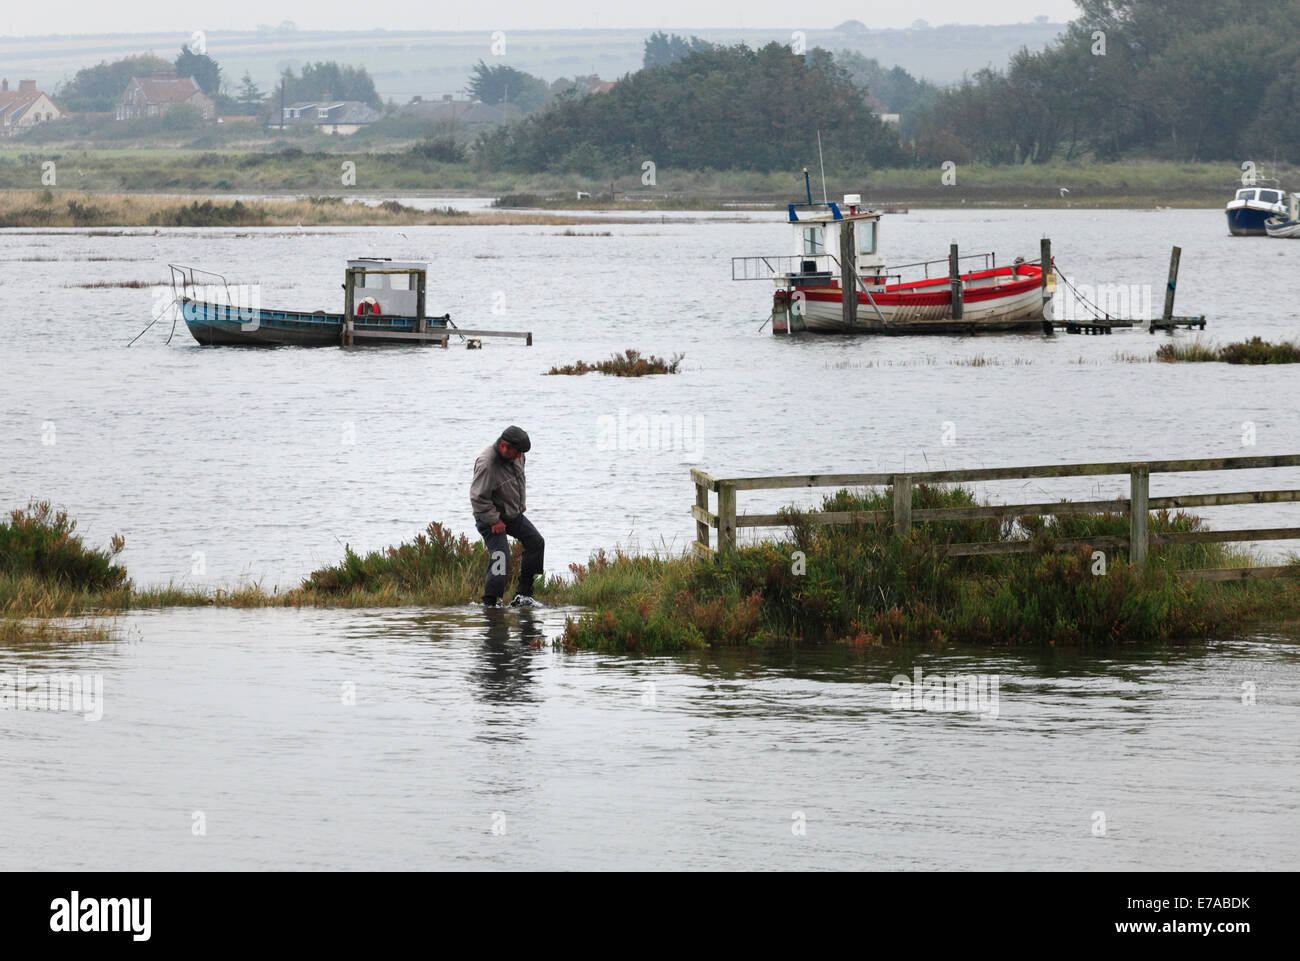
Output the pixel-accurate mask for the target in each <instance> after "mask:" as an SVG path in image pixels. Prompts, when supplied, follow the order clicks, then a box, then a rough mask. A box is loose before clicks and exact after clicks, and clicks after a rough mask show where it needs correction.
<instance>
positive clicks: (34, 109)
mask: <svg viewBox="0 0 1300 961" xmlns="http://www.w3.org/2000/svg"><path fill="white" fill-rule="evenodd" d="M62 116H63V111H61V110H60V109H59V108H58V107H56V106H54V101H52V100H51V99H50V98H49V97H48V96H47V95H46V94H44V93H43V92H41V91H40V90H37V89H36V81H35V80H19V81H18V89H17V90H10V89H9V81H8V80H2V81H0V130H3V131H4V132H5V133H17V132H18V131H19V130H22V129H25V128H28V127H34V126H36V124H38V123H48V122H49V121H51V120H58V119H59V118H60V117H62Z"/></svg>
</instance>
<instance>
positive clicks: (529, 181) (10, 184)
mask: <svg viewBox="0 0 1300 961" xmlns="http://www.w3.org/2000/svg"><path fill="white" fill-rule="evenodd" d="M331 146H334V147H335V152H326V151H312V152H302V153H299V152H296V151H294V150H290V151H288V152H286V151H273V152H266V151H263V152H252V153H249V152H237V151H195V150H181V149H176V148H166V147H152V148H140V149H110V150H93V151H67V152H64V151H60V150H45V151H41V152H39V153H38V152H34V151H30V150H29V151H24V150H20V149H16V148H12V147H5V148H2V149H0V190H8V191H13V190H39V189H40V188H41V187H42V186H43V185H42V182H41V177H42V169H43V168H42V163H43V162H44V161H46V160H53V161H55V164H56V167H55V169H56V173H57V183H56V188H55V189H56V192H62V191H65V190H74V191H79V192H106V193H158V192H170V193H194V194H201V195H205V196H206V195H213V196H219V195H222V194H226V195H250V194H251V195H261V194H285V193H291V194H307V195H329V196H336V195H337V196H347V195H357V196H366V195H376V194H377V195H380V196H384V195H389V196H391V195H406V196H418V195H426V194H438V193H462V194H463V193H473V194H478V195H490V196H498V197H501V196H505V195H515V196H516V199H515V201H514V203H515V204H516V205H518V206H538V207H563V208H570V209H572V208H584V207H587V208H592V209H595V208H600V207H618V208H624V209H629V210H646V209H657V208H692V207H694V208H708V207H718V206H723V205H725V204H728V203H734V202H741V203H745V202H764V201H770V202H782V203H783V202H788V201H790V200H793V199H797V197H798V196H799V194H800V193H802V188H803V182H802V177H801V176H800V174H799V173H798V172H797V171H793V170H792V171H778V172H774V173H754V172H749V171H678V170H674V169H672V168H666V167H660V168H659V169H658V171H657V183H656V185H655V186H653V187H647V186H644V185H642V184H641V178H640V175H641V171H640V170H639V169H637V170H628V171H623V170H609V171H606V172H603V173H602V174H601V175H599V176H597V177H590V176H583V175H579V174H564V173H545V174H515V173H509V172H502V171H484V170H480V169H477V168H475V166H474V165H473V164H472V163H438V162H436V161H431V160H428V159H425V158H420V157H415V156H413V155H411V154H408V153H406V152H404V151H401V150H394V151H390V152H386V153H364V152H360V151H348V150H347V149H346V144H344V143H337V144H331ZM345 163H350V164H355V183H354V184H348V185H345V184H344V182H343V181H344V176H345V174H346V173H347V171H346V170H345V168H344V164H345ZM955 173H956V183H955V184H953V185H951V186H947V185H944V184H943V183H942V182H941V179H940V177H941V172H940V171H939V170H938V169H933V170H930V169H912V168H902V169H892V170H863V171H861V172H860V173H851V174H835V175H832V176H830V177H829V179H828V193H829V194H830V195H831V196H832V198H834V197H838V196H841V195H843V194H844V193H861V194H862V195H863V196H864V198H865V199H866V201H867V202H868V203H875V204H885V203H905V204H915V205H923V206H959V205H961V204H963V203H964V204H969V205H975V206H980V205H986V206H1019V205H1021V204H1026V205H1029V206H1034V207H1069V206H1073V207H1154V206H1166V207H1175V206H1181V207H1200V206H1218V205H1221V204H1222V203H1224V202H1225V201H1226V200H1227V199H1228V198H1229V197H1230V195H1231V192H1232V190H1233V189H1234V188H1235V187H1236V186H1237V185H1238V184H1239V179H1238V178H1239V176H1240V174H1239V171H1237V170H1236V168H1235V167H1233V166H1232V165H1231V164H1185V163H1167V162H1155V161H1151V162H1124V163H1114V164H1063V163H1058V164H1046V165H1041V166H1034V165H1023V166H1009V167H981V166H976V165H972V166H969V167H959V168H957V170H956V171H955ZM1279 174H1280V175H1281V177H1282V179H1283V182H1284V183H1293V182H1294V181H1295V175H1294V172H1293V171H1290V170H1287V169H1282V170H1280V171H1279ZM611 184H612V186H613V191H614V193H613V196H612V197H611V195H610V187H611ZM1061 188H1065V190H1066V191H1067V192H1066V193H1062V191H1061ZM578 191H582V192H584V193H589V194H591V195H592V196H591V198H590V199H587V200H583V201H579V200H578V199H577V194H578ZM814 193H815V195H820V188H819V187H818V188H817V189H815V190H814Z"/></svg>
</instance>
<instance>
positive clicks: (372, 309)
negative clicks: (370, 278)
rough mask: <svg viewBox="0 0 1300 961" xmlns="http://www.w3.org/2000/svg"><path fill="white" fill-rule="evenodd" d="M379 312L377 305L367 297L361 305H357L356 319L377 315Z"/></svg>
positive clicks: (371, 298) (372, 299)
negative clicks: (367, 315)
mask: <svg viewBox="0 0 1300 961" xmlns="http://www.w3.org/2000/svg"><path fill="white" fill-rule="evenodd" d="M379 312H380V311H379V304H377V303H376V302H375V299H374V298H373V297H367V298H366V299H365V300H363V301H361V303H359V304H357V316H358V317H364V316H365V315H366V314H378V313H379Z"/></svg>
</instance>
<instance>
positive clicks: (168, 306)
mask: <svg viewBox="0 0 1300 961" xmlns="http://www.w3.org/2000/svg"><path fill="white" fill-rule="evenodd" d="M177 300H178V298H177V297H173V298H172V299H171V303H169V304H166V305H165V306H164V307H163V309H162V313H161V314H159V315H158V316H157V317H155V318H154V319H153V320H151V321H149V324H148V326H146V327H145V329H144V330H142V331H140V333H138V334H136V335H135V336H134V337H132V338H131V343H129V344H127V345H126V346H128V347H130V346H131V344H134V343H135V342H136V341H137V340H139V339H140V338H141V337H143V336H144V335H145V334H147V333H148V332H149V328H150V327H152V326H153V325H154V324H156V323H158V321H160V320H162V319H163V314H165V313H167V311H168V310H170V309H171V308H172V307H174V306H175V305H176V301H177ZM179 316H180V315H179V313H178V314H177V315H176V316H175V317H173V318H172V332H171V334H168V335H167V343H169V344H170V343H171V342H172V335H173V334H175V333H176V321H177V319H178V318H179Z"/></svg>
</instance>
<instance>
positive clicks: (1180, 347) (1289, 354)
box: [1155, 337, 1300, 364]
mask: <svg viewBox="0 0 1300 961" xmlns="http://www.w3.org/2000/svg"><path fill="white" fill-rule="evenodd" d="M1155 359H1156V360H1158V361H1161V362H1163V363H1167V364H1172V363H1214V362H1219V363H1224V364H1296V363H1300V344H1296V343H1293V342H1290V341H1285V340H1284V341H1281V342H1279V343H1276V344H1273V343H1269V342H1268V341H1266V340H1263V339H1262V338H1259V337H1252V338H1250V340H1245V341H1237V342H1235V343H1231V344H1225V345H1224V346H1222V347H1217V346H1215V345H1213V344H1205V343H1202V342H1201V341H1200V340H1195V341H1192V342H1191V343H1188V344H1164V345H1163V346H1161V347H1160V348H1159V349H1158V350H1157V351H1156V356H1155Z"/></svg>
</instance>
